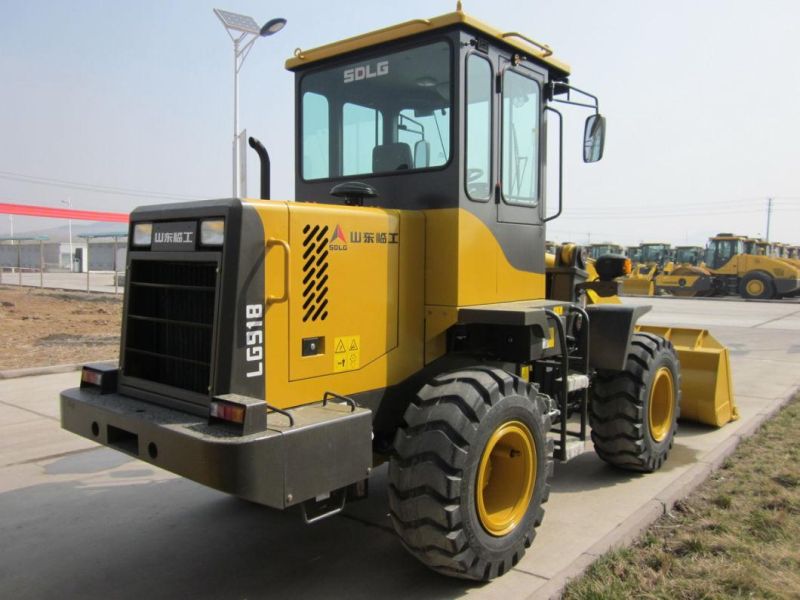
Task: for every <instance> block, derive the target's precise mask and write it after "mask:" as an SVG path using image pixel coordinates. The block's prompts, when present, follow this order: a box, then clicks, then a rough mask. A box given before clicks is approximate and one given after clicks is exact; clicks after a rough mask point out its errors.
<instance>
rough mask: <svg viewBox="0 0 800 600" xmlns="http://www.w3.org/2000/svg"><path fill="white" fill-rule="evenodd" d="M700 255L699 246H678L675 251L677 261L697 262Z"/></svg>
mask: <svg viewBox="0 0 800 600" xmlns="http://www.w3.org/2000/svg"><path fill="white" fill-rule="evenodd" d="M698 255H699V252H698V250H697V248H678V249H677V250H676V252H675V262H679V263H691V264H695V263H696V262H697V257H698Z"/></svg>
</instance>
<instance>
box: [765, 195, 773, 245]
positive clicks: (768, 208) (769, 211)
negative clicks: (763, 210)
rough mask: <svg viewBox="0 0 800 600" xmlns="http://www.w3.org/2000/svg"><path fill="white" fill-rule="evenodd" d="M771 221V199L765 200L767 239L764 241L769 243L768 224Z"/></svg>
mask: <svg viewBox="0 0 800 600" xmlns="http://www.w3.org/2000/svg"><path fill="white" fill-rule="evenodd" d="M771 220H772V198H767V237H766V240H767V241H769V224H770V221H771Z"/></svg>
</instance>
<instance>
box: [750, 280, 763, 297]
mask: <svg viewBox="0 0 800 600" xmlns="http://www.w3.org/2000/svg"><path fill="white" fill-rule="evenodd" d="M763 292H764V284H763V283H761V282H760V281H759V280H758V279H753V280H751V281H748V282H747V293H748V294H750V295H751V296H760V295H761V294H762V293H763Z"/></svg>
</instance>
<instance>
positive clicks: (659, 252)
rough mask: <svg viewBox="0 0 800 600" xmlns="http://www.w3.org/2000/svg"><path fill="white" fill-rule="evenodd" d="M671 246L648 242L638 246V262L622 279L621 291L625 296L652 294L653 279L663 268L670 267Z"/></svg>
mask: <svg viewBox="0 0 800 600" xmlns="http://www.w3.org/2000/svg"><path fill="white" fill-rule="evenodd" d="M671 261H672V248H671V247H670V245H669V244H665V243H661V242H657V243H656V242H650V243H645V244H641V245H640V246H639V254H638V262H636V263H635V264H634V265H633V270H632V271H631V274H630V275H628V276H627V277H626V278H624V279H623V280H622V293H623V294H624V295H626V296H652V295H653V294H655V292H656V289H655V279H656V276H657V275H658V274H659V273H661V272H662V271H663V270H664V268H668V267H671Z"/></svg>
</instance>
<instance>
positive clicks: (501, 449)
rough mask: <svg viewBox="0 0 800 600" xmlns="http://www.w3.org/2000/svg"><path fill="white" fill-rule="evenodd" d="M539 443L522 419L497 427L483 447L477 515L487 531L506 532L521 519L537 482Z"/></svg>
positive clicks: (498, 533) (477, 489) (477, 491)
mask: <svg viewBox="0 0 800 600" xmlns="http://www.w3.org/2000/svg"><path fill="white" fill-rule="evenodd" d="M536 465H537V461H536V446H535V444H534V441H533V435H532V434H531V431H530V429H528V427H527V426H526V425H525V424H524V423H521V422H520V421H509V422H507V423H503V424H502V425H500V427H498V428H497V429H496V430H495V431H494V433H493V434H492V436H491V437H490V438H489V441H488V442H487V443H486V447H485V448H484V450H483V455H482V456H481V461H480V464H479V466H478V481H477V486H476V490H475V493H476V496H477V505H478V518H479V520H480V522H481V525H482V526H483V528H484V529H485V530H486V531H487V533H489V534H491V535H493V536H497V537H499V536H503V535H506V534H507V533H509V532H511V531H512V530H513V529H514V528H515V527H516V526H517V525H518V524H519V523H520V521H522V519H523V517H524V516H525V513H526V512H527V510H528V506H529V505H530V502H531V498H532V497H533V488H534V484H535V482H536V469H537V466H536Z"/></svg>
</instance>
